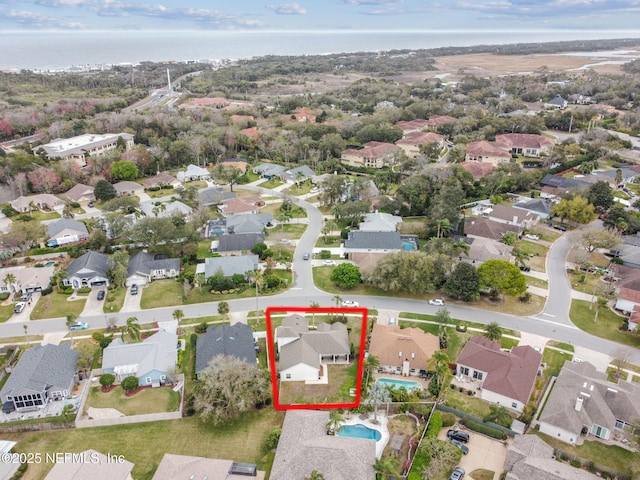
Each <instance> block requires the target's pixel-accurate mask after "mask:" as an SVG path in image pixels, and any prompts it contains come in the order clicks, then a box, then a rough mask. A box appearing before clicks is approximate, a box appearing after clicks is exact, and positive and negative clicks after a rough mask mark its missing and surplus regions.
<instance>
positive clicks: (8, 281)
mask: <svg viewBox="0 0 640 480" xmlns="http://www.w3.org/2000/svg"><path fill="white" fill-rule="evenodd" d="M2 281H3V282H4V286H5V287H7V290H9V293H11V290H13V284H14V283H16V276H15V275H14V274H13V273H7V274H6V275H5V276H4V278H3V279H2Z"/></svg>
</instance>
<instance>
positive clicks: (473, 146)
mask: <svg viewBox="0 0 640 480" xmlns="http://www.w3.org/2000/svg"><path fill="white" fill-rule="evenodd" d="M467 153H468V154H470V155H482V156H483V157H503V158H511V154H510V153H509V152H507V151H505V150H504V149H502V148H499V147H498V146H497V145H496V144H495V143H493V142H487V141H486V140H481V141H479V142H471V143H468V144H467Z"/></svg>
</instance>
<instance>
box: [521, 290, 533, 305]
mask: <svg viewBox="0 0 640 480" xmlns="http://www.w3.org/2000/svg"><path fill="white" fill-rule="evenodd" d="M518 300H519V301H520V302H522V303H529V302H531V294H530V293H529V292H524V293H523V294H522V295H520V296H519V297H518Z"/></svg>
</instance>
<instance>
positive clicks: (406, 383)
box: [377, 378, 422, 391]
mask: <svg viewBox="0 0 640 480" xmlns="http://www.w3.org/2000/svg"><path fill="white" fill-rule="evenodd" d="M377 381H378V382H380V383H383V384H385V385H386V386H389V387H391V388H392V389H394V390H395V389H399V388H401V387H404V388H405V390H407V391H411V390H422V385H421V384H420V383H418V382H412V381H410V380H399V379H398V380H393V379H391V378H379V379H378V380H377Z"/></svg>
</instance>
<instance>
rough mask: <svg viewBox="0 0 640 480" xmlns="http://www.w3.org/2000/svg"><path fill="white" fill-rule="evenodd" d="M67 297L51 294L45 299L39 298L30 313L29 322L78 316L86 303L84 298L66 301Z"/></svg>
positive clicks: (60, 294) (55, 293)
mask: <svg viewBox="0 0 640 480" xmlns="http://www.w3.org/2000/svg"><path fill="white" fill-rule="evenodd" d="M68 299H69V295H64V294H62V293H57V292H53V293H51V294H49V295H47V296H45V297H40V300H39V301H38V303H37V304H36V306H35V308H34V309H33V311H32V312H31V320H41V319H43V318H57V317H66V316H67V315H70V314H71V315H76V316H79V315H80V314H81V313H82V310H84V304H85V303H87V299H86V297H85V298H83V299H81V300H73V301H71V302H69V301H67V300H68Z"/></svg>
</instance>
